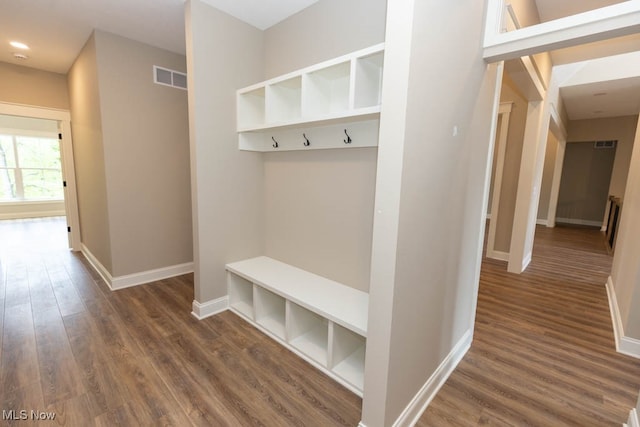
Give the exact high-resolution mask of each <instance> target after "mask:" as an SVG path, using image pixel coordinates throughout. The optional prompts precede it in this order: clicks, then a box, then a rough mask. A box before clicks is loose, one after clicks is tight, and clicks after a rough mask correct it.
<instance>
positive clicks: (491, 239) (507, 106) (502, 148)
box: [486, 102, 513, 261]
mask: <svg viewBox="0 0 640 427" xmlns="http://www.w3.org/2000/svg"><path fill="white" fill-rule="evenodd" d="M512 107H513V103H512V102H501V103H500V110H499V112H498V114H499V115H500V131H499V132H497V134H498V140H497V141H496V143H495V148H494V150H496V151H497V157H496V163H495V165H493V167H494V169H495V174H494V177H493V194H492V197H491V219H490V220H489V234H488V235H487V254H486V255H487V257H488V258H493V259H498V260H501V261H508V260H509V253H506V252H500V251H496V250H495V243H496V227H497V224H498V211H499V210H500V193H501V192H502V174H503V169H504V157H505V153H506V150H507V136H508V134H509V119H510V117H511V108H512Z"/></svg>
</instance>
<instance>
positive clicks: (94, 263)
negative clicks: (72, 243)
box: [80, 243, 193, 291]
mask: <svg viewBox="0 0 640 427" xmlns="http://www.w3.org/2000/svg"><path fill="white" fill-rule="evenodd" d="M80 250H81V252H82V254H83V255H84V257H85V258H86V259H87V261H89V264H90V265H91V267H93V269H94V270H95V271H96V272H97V273H98V274H99V275H100V277H101V278H102V280H104V281H105V283H106V284H107V286H109V289H111V290H112V291H117V290H118V289H124V288H130V287H132V286H137V285H142V284H144V283H149V282H155V281H156V280H162V279H168V278H169V277H175V276H180V275H183V274H187V273H193V263H192V262H187V263H184V264H178V265H172V266H169V267H163V268H156V269H155V270H148V271H142V272H140V273H134V274H127V275H125V276H117V277H113V276H112V275H111V273H109V271H108V270H107V269H106V267H105V266H104V265H102V263H101V262H100V261H98V258H96V257H95V255H93V253H91V251H90V250H89V248H87V247H86V246H85V244H84V243H82V244H81V245H80Z"/></svg>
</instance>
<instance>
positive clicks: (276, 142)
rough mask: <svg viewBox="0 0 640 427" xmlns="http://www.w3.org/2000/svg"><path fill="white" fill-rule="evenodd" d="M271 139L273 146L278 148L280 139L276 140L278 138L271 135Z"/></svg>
mask: <svg viewBox="0 0 640 427" xmlns="http://www.w3.org/2000/svg"><path fill="white" fill-rule="evenodd" d="M271 139H272V140H273V144H271V146H272V147H273V148H278V141H276V139H275V138H274V137H271Z"/></svg>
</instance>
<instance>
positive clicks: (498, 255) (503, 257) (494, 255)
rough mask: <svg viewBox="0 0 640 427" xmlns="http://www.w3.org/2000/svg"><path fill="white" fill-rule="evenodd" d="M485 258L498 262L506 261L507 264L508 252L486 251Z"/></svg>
mask: <svg viewBox="0 0 640 427" xmlns="http://www.w3.org/2000/svg"><path fill="white" fill-rule="evenodd" d="M487 258H491V259H497V260H498V261H507V262H509V252H503V251H496V250H493V251H490V252H489V251H487Z"/></svg>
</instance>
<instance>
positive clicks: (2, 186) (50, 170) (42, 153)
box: [0, 134, 64, 202]
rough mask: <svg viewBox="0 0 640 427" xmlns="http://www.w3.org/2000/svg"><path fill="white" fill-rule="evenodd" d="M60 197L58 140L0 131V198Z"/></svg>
mask: <svg viewBox="0 0 640 427" xmlns="http://www.w3.org/2000/svg"><path fill="white" fill-rule="evenodd" d="M63 198H64V190H63V188H62V167H61V163H60V141H59V140H58V139H56V138H43V137H32V136H23V135H7V134H0V201H4V202H8V201H23V200H26V201H29V200H62V199H63Z"/></svg>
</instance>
